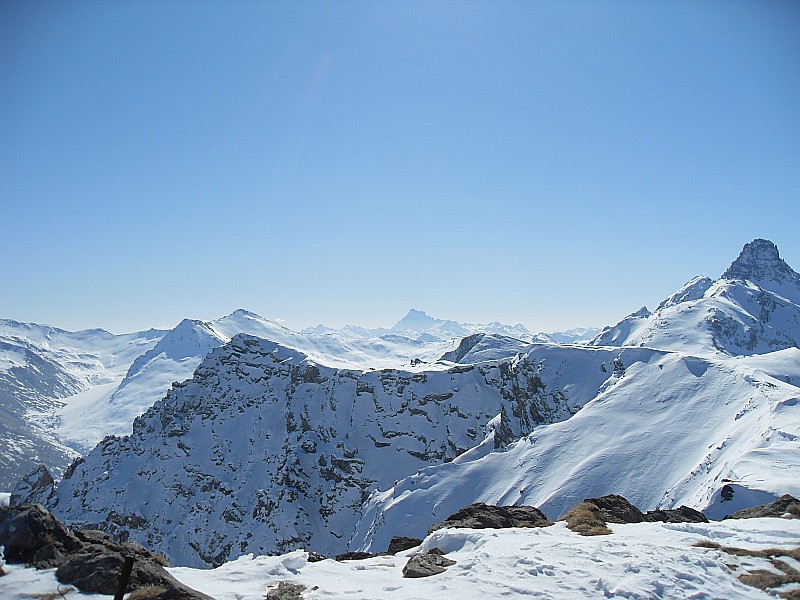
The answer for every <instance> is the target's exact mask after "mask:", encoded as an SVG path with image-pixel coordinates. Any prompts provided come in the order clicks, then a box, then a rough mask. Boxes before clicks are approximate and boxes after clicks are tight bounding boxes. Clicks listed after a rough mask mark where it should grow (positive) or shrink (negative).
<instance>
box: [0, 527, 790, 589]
mask: <svg viewBox="0 0 800 600" xmlns="http://www.w3.org/2000/svg"><path fill="white" fill-rule="evenodd" d="M610 527H611V528H612V529H613V531H614V534H613V535H608V536H598V537H581V536H578V535H577V534H575V533H573V532H571V531H569V530H568V529H567V528H566V527H565V524H564V523H563V522H559V523H556V524H555V525H553V526H552V527H547V528H542V529H524V528H520V529H504V530H493V529H480V530H478V529H444V530H440V531H437V532H434V533H433V534H431V535H430V536H428V537H427V538H426V539H425V541H424V543H423V546H422V550H430V549H432V548H439V549H441V550H442V551H444V552H445V553H446V554H447V557H448V558H450V559H452V560H455V561H457V562H456V564H455V565H454V566H452V567H450V568H449V569H448V570H447V571H446V572H445V573H442V574H439V575H434V576H432V577H427V578H422V579H406V578H403V576H402V569H403V566H404V565H405V563H406V562H407V560H408V556H410V555H411V554H413V553H415V552H417V551H419V549H415V550H409V551H406V552H402V553H400V554H398V555H397V556H382V557H376V558H371V559H367V560H362V561H349V562H336V561H333V560H325V561H321V562H316V563H309V562H308V561H307V556H308V555H307V554H306V553H305V552H303V551H296V552H292V553H289V554H286V555H283V556H273V557H266V556H259V557H252V556H245V557H241V558H239V559H238V560H236V561H233V562H230V563H228V564H225V565H223V566H221V567H219V568H217V569H214V570H198V569H190V568H182V567H178V568H172V569H169V570H170V572H171V573H172V574H173V575H174V576H175V577H176V578H178V579H179V580H181V581H182V582H184V583H186V584H187V585H189V586H191V587H193V588H195V589H197V590H199V591H202V592H205V593H206V594H209V595H210V596H212V597H214V598H217V599H218V600H250V599H252V600H263V599H264V597H265V595H266V591H267V589H268V588H269V587H271V586H275V585H277V584H278V583H279V582H281V581H287V582H292V583H301V584H303V585H305V586H306V590H305V591H304V592H303V598H305V599H308V600H312V599H321V598H332V599H339V598H341V599H344V598H347V599H350V600H361V599H363V600H367V599H369V600H378V599H381V598H397V599H403V600H407V599H412V598H413V599H430V600H433V599H437V598H458V599H459V600H469V599H473V598H474V599H480V600H486V599H487V598H516V597H535V598H629V599H631V598H637V599H638V598H641V599H645V598H675V599H678V598H680V599H686V598H721V599H723V598H724V599H731V598H775V597H776V596H775V595H769V594H767V593H765V592H762V591H760V590H758V589H755V588H752V587H749V586H746V585H744V584H742V583H741V582H739V580H738V579H737V578H738V577H739V575H741V574H743V573H745V572H752V571H754V570H756V569H763V570H768V571H773V572H776V569H775V567H774V566H773V565H772V564H771V563H770V561H769V560H767V559H764V558H753V557H742V556H734V555H731V554H728V553H726V552H723V551H721V550H715V549H708V548H701V547H697V546H694V544H696V543H697V542H703V541H711V542H716V543H718V544H720V545H721V546H726V547H738V548H745V549H751V550H761V549H767V548H782V549H787V550H788V549H791V548H796V547H797V546H799V545H800V520H788V519H774V518H773V519H744V520H729V521H724V522H712V523H680V524H665V523H639V524H628V525H610ZM781 560H783V561H784V563H785V564H787V565H789V566H790V567H792V568H794V569H796V570H798V571H800V563H798V562H797V561H796V560H793V559H792V558H783V559H781ZM7 569H8V570H9V571H10V573H9V575H7V576H5V577H2V578H0V597H2V598H7V599H9V600H23V599H26V600H30V599H33V598H37V599H43V598H47V597H50V598H60V597H61V595H60V594H58V593H56V595H55V596H45V595H44V594H47V593H52V592H57V588H58V583H57V582H56V580H55V577H54V574H53V571H43V572H36V571H33V570H32V569H24V568H21V567H17V566H13V565H10V566H7ZM794 585H795V587H800V586H798V585H797V584H794ZM66 587H67V586H63V585H62V586H61V590H62V591H63V590H65V588H66ZM788 589H790V588H786V589H785V590H782V591H787V590H788ZM66 598H70V599H73V598H74V599H75V600H77V599H79V598H97V599H99V598H110V596H100V595H91V594H80V593H78V592H71V593H67V594H66Z"/></svg>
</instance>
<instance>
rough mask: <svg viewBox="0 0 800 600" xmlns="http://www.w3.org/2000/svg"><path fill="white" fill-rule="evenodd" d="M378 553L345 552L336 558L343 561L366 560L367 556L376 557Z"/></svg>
mask: <svg viewBox="0 0 800 600" xmlns="http://www.w3.org/2000/svg"><path fill="white" fill-rule="evenodd" d="M376 556H378V555H377V554H371V553H369V552H344V553H342V554H337V555H336V560H338V561H339V562H342V561H343V560H365V559H367V558H375V557H376Z"/></svg>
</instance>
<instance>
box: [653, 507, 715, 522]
mask: <svg viewBox="0 0 800 600" xmlns="http://www.w3.org/2000/svg"><path fill="white" fill-rule="evenodd" d="M644 520H645V521H648V522H655V521H661V522H664V523H708V517H706V516H705V515H704V514H703V513H701V512H700V511H699V510H695V509H693V508H689V507H688V506H679V507H678V508H672V509H668V510H648V511H647V512H646V513H645V514H644Z"/></svg>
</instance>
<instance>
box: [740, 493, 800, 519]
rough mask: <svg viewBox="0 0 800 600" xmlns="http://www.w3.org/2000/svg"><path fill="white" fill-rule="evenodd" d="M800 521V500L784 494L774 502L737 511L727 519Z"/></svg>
mask: <svg viewBox="0 0 800 600" xmlns="http://www.w3.org/2000/svg"><path fill="white" fill-rule="evenodd" d="M785 516H788V517H789V518H792V519H800V500H798V499H797V498H795V497H794V496H791V495H789V494H784V495H783V496H781V497H780V498H778V499H777V500H775V501H774V502H770V503H769V504H762V505H761V506H753V507H752V508H745V509H742V510H737V511H736V512H735V513H733V514H732V515H730V516H728V517H725V518H726V519H757V518H759V517H785Z"/></svg>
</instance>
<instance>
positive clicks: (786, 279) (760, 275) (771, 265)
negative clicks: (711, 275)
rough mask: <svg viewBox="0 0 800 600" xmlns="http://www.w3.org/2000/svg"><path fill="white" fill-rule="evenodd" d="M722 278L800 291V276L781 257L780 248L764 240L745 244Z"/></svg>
mask: <svg viewBox="0 0 800 600" xmlns="http://www.w3.org/2000/svg"><path fill="white" fill-rule="evenodd" d="M722 278H723V279H737V280H741V281H752V282H753V283H756V284H759V286H760V287H764V286H765V285H766V286H768V287H771V285H770V284H776V283H777V284H780V285H782V286H790V287H795V288H798V289H800V275H798V274H797V273H795V272H794V271H793V270H792V268H791V267H790V266H789V265H788V264H786V261H784V260H783V259H782V258H781V257H780V254H779V253H778V247H777V246H776V245H775V244H773V243H772V242H770V241H769V240H764V239H756V240H753V241H752V242H750V243H749V244H745V245H744V248H742V251H741V253H739V256H738V257H737V258H736V260H735V261H733V263H731V266H730V267H728V269H727V270H726V271H725V272H724V273H723V274H722Z"/></svg>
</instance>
